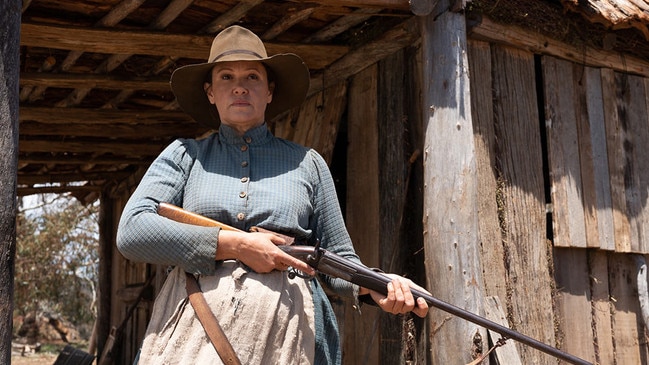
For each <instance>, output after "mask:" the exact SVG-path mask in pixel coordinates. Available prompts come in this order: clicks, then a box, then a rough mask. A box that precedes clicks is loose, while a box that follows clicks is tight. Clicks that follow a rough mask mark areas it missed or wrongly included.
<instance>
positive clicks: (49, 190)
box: [17, 185, 102, 196]
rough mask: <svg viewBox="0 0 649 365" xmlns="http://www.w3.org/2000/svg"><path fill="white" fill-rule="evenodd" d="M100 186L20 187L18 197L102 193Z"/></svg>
mask: <svg viewBox="0 0 649 365" xmlns="http://www.w3.org/2000/svg"><path fill="white" fill-rule="evenodd" d="M101 189H102V187H101V186H100V185H82V186H70V185H61V186H49V185H46V186H32V187H18V192H17V195H18V196H26V195H33V194H65V193H74V192H80V193H93V192H99V191H101Z"/></svg>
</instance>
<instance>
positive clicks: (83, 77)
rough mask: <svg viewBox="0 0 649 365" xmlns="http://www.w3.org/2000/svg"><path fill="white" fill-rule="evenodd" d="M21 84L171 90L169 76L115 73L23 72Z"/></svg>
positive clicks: (22, 85)
mask: <svg viewBox="0 0 649 365" xmlns="http://www.w3.org/2000/svg"><path fill="white" fill-rule="evenodd" d="M20 86H21V87H26V86H45V87H60V88H78V87H91V88H99V89H112V90H121V89H133V90H150V91H159V90H163V91H171V89H170V87H169V78H168V77H157V76H156V77H128V78H126V77H117V76H113V75H98V74H76V73H55V74H52V73H47V72H26V73H25V72H23V73H21V74H20Z"/></svg>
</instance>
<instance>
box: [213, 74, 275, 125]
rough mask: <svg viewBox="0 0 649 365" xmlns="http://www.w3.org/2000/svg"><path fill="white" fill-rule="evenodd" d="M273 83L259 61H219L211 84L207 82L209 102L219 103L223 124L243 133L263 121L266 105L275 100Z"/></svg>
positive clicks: (216, 104) (218, 107)
mask: <svg viewBox="0 0 649 365" xmlns="http://www.w3.org/2000/svg"><path fill="white" fill-rule="evenodd" d="M273 87H274V85H273V84H269V83H268V75H267V73H266V69H265V68H264V65H263V64H262V63H261V62H258V61H233V62H221V63H217V64H216V66H214V68H213V69H212V83H211V84H210V83H207V82H206V83H205V86H204V88H205V92H206V93H207V98H208V99H209V101H210V103H212V104H214V105H215V106H216V109H217V110H218V112H219V117H220V118H221V123H223V124H225V125H228V126H230V127H232V128H234V129H235V130H237V131H239V132H240V133H242V134H243V133H244V132H245V131H247V130H249V129H251V128H254V127H257V126H259V125H261V124H263V123H264V113H265V111H266V106H267V105H268V103H270V102H271V101H272V100H273Z"/></svg>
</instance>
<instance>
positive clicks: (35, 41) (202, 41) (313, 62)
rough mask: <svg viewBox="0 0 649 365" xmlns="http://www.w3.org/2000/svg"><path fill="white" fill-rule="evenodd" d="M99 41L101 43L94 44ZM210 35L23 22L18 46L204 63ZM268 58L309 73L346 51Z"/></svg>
mask: <svg viewBox="0 0 649 365" xmlns="http://www.w3.org/2000/svg"><path fill="white" fill-rule="evenodd" d="M98 39H101V40H102V41H101V42H97V40H98ZM213 39H214V36H213V35H184V34H169V33H163V32H153V31H134V30H123V29H119V30H117V29H88V28H81V27H65V26H56V25H43V24H32V23H26V22H23V23H22V26H21V38H20V45H21V46H31V47H45V48H58V49H66V50H74V51H83V52H96V53H120V54H142V55H151V56H170V57H183V58H193V59H197V60H205V59H207V56H208V55H209V53H210V46H211V45H212V40H213ZM265 45H266V49H267V51H268V54H277V53H296V54H298V55H300V57H302V59H304V61H305V62H306V64H307V65H308V66H309V68H311V69H316V70H317V69H322V68H325V67H326V66H328V65H330V64H331V63H332V62H334V61H335V60H337V59H339V58H340V57H341V56H343V55H344V54H345V53H347V51H348V47H345V46H332V45H314V44H309V45H305V44H287V43H273V42H267V43H265Z"/></svg>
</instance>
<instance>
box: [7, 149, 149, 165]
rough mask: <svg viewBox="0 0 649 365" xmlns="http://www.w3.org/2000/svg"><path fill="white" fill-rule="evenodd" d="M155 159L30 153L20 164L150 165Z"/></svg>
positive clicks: (23, 157)
mask: <svg viewBox="0 0 649 365" xmlns="http://www.w3.org/2000/svg"><path fill="white" fill-rule="evenodd" d="M151 161H153V158H150V159H147V158H134V157H124V156H114V155H101V156H94V155H92V154H91V155H72V156H71V155H69V154H54V155H52V154H51V153H49V152H48V153H43V154H37V153H30V154H26V155H21V156H18V164H19V166H20V165H23V164H67V165H86V164H93V165H148V164H150V163H151Z"/></svg>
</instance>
